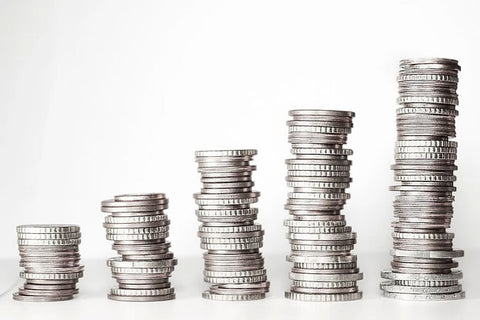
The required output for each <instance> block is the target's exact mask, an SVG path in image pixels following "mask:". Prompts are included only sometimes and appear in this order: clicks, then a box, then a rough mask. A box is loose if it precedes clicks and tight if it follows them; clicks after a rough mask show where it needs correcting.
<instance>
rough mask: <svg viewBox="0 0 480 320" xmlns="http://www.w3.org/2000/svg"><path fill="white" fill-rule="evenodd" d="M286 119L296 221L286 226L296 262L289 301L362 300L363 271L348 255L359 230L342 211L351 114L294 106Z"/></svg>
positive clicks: (290, 197)
mask: <svg viewBox="0 0 480 320" xmlns="http://www.w3.org/2000/svg"><path fill="white" fill-rule="evenodd" d="M289 115H290V116H292V117H293V120H290V121H288V122H287V125H288V130H289V136H288V140H289V142H290V143H291V144H292V149H291V152H292V154H294V155H295V158H294V159H288V160H287V161H286V163H287V170H288V174H287V178H286V180H287V184H288V186H289V187H292V188H293V192H291V193H289V194H288V200H287V204H286V206H285V209H287V210H288V211H289V213H290V214H291V215H292V216H293V219H289V220H286V221H285V226H287V227H288V233H287V238H288V239H289V241H290V246H291V254H290V255H289V256H287V260H288V261H290V262H293V268H292V271H291V273H290V279H291V280H292V281H293V283H292V286H291V287H290V291H287V292H286V293H285V296H286V297H287V298H289V299H294V300H304V301H346V300H355V299H360V298H361V296H362V293H361V292H360V291H359V290H358V287H357V280H361V279H362V277H363V275H362V273H360V272H359V269H358V268H357V257H356V255H353V254H351V253H350V251H351V250H353V248H354V244H355V242H356V234H355V232H352V228H351V227H349V226H347V224H346V221H345V217H344V215H342V214H340V212H341V210H342V209H343V206H344V204H345V202H346V200H347V199H349V198H350V194H348V193H346V192H345V190H346V189H347V188H349V186H350V182H351V181H352V180H351V178H350V165H351V161H350V160H348V156H349V155H351V154H352V153H353V152H352V150H350V149H344V148H343V144H345V143H346V142H347V135H348V134H349V133H350V131H351V128H352V127H353V123H352V118H353V117H354V115H355V114H354V113H353V112H348V111H335V110H292V111H290V112H289Z"/></svg>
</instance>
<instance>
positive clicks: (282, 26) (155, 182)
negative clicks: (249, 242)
mask: <svg viewBox="0 0 480 320" xmlns="http://www.w3.org/2000/svg"><path fill="white" fill-rule="evenodd" d="M478 12H479V2H478V1H455V2H451V1H438V0H437V1H434V0H431V1H416V0H415V1H413V0H412V1H388V2H387V1H380V0H378V1H373V0H367V1H318V0H314V1H297V0H296V1H280V0H276V1H274V0H271V1H259V0H244V1H223V0H218V1H208V0H201V1H186V0H177V1H135V3H133V2H131V1H118V0H115V1H113V0H112V1H98V0H84V1H69V0H56V1H55V0H50V1H47V0H38V1H23V0H8V1H6V0H3V1H2V0H0V70H1V72H0V152H1V154H0V177H1V183H0V195H1V206H2V214H3V215H2V223H1V224H0V243H1V244H2V247H1V250H0V258H2V259H3V258H5V259H17V248H16V243H15V241H16V235H15V225H18V224H22V223H77V224H80V225H81V227H82V234H83V236H82V240H83V243H82V246H81V253H82V257H83V258H84V259H85V261H90V260H92V259H105V258H106V257H108V256H111V252H110V243H108V242H107V241H106V240H105V234H104V230H103V228H102V226H101V223H102V220H103V216H104V215H103V214H101V213H100V212H99V205H100V201H101V200H103V199H107V198H109V197H111V196H113V195H115V194H119V193H124V192H142V191H161V192H166V193H167V195H168V196H169V198H170V201H171V208H170V209H169V210H168V213H169V215H170V218H171V220H172V225H171V237H170V239H171V241H172V243H173V249H174V251H175V254H176V255H177V256H180V257H182V256H196V257H198V258H201V255H200V252H201V251H200V250H199V249H198V247H199V241H198V239H197V237H196V229H197V226H198V223H197V221H196V218H195V215H194V209H195V205H194V201H193V198H192V194H193V193H194V192H198V190H199V189H200V183H199V176H198V174H197V173H196V164H195V162H194V161H193V152H194V151H195V150H197V149H203V148H238V147H244V148H257V149H258V150H259V155H258V156H257V157H256V160H255V164H256V165H257V167H258V171H257V172H256V173H255V176H254V179H255V182H256V188H257V189H258V190H259V191H261V192H262V196H261V198H260V202H259V208H260V215H259V222H260V223H262V224H263V226H264V228H265V229H266V236H265V247H264V249H263V252H264V253H265V255H266V256H267V257H268V256H271V255H278V256H284V255H285V254H286V253H287V252H288V242H287V240H286V239H285V237H284V234H285V228H284V227H283V226H282V220H283V219H285V218H286V217H287V214H286V213H285V211H284V210H283V203H284V202H285V199H286V194H287V188H286V185H285V182H284V176H285V174H286V168H285V165H284V159H285V158H287V157H290V155H289V146H288V143H287V128H286V125H285V121H286V120H287V118H288V116H287V111H288V110H289V109H292V108H295V107H322V108H339V109H346V110H353V111H355V112H356V113H357V117H356V118H355V119H354V123H355V128H354V130H353V133H352V135H351V138H350V140H349V144H348V147H350V148H352V149H354V151H355V155H354V156H353V168H352V176H353V178H354V183H353V184H352V188H351V189H350V192H351V194H352V199H351V200H350V201H349V202H348V204H347V206H346V209H345V211H344V212H345V214H346V215H347V219H348V222H349V224H350V225H352V227H353V228H354V230H355V231H356V232H357V233H358V245H357V252H360V253H362V252H364V253H365V254H368V253H371V252H383V253H384V258H385V261H386V262H388V259H389V257H388V250H389V248H390V247H391V244H392V242H391V239H390V226H389V224H390V220H391V216H392V214H391V211H392V210H391V209H392V198H393V193H392V192H389V191H388V188H387V187H388V185H390V184H391V183H392V173H391V172H390V170H389V166H390V164H392V163H393V145H394V140H395V98H396V96H397V94H396V83H395V77H396V73H397V65H398V61H399V60H400V59H401V58H404V57H417V56H441V57H451V58H457V59H458V60H459V61H460V64H461V66H462V68H463V70H462V72H461V74H460V77H461V78H460V85H459V94H460V101H461V102H460V106H459V110H460V117H458V119H457V132H458V139H457V140H458V141H459V143H460V146H459V159H458V165H459V171H458V172H457V175H458V183H457V186H458V192H457V194H456V199H457V201H456V204H455V206H456V214H455V218H454V220H453V228H452V231H454V232H455V233H456V235H457V236H456V238H455V246H456V247H459V248H463V249H466V253H467V257H466V258H465V259H460V267H461V269H464V270H468V268H469V266H468V265H467V263H466V261H470V263H475V262H476V261H478V255H476V256H470V257H469V255H473V253H471V252H473V250H478V249H479V248H480V242H479V241H478V240H477V237H478V232H477V226H478V225H480V215H479V214H478V212H480V202H479V201H478V195H479V194H480V184H479V183H478V181H480V170H478V160H477V159H478V156H479V155H480V154H479V148H478V119H480V108H479V107H478V75H479V74H480V63H479V59H478V57H480V47H479V43H480V20H479V19H478ZM475 252H478V251H475ZM468 259H470V260H468ZM359 260H360V263H361V265H362V266H364V268H365V269H366V268H370V270H374V271H375V272H373V273H372V274H373V275H374V276H369V277H367V279H366V280H365V281H364V282H363V283H364V288H365V291H366V298H365V299H364V301H362V302H360V303H355V304H351V305H350V304H348V307H347V304H345V305H343V304H340V305H338V306H331V307H330V306H329V307H323V306H309V307H304V306H303V305H300V306H299V307H292V309H288V308H287V307H288V306H293V305H292V304H289V303H288V302H286V301H284V300H283V299H281V294H280V291H277V292H276V293H275V294H274V295H273V297H271V298H270V299H269V300H268V302H261V303H260V304H258V306H260V307H259V308H264V311H265V310H267V309H268V310H269V312H272V313H274V314H282V315H285V314H290V315H299V314H302V312H303V310H305V308H312V310H317V311H318V312H319V315H320V314H321V312H325V313H326V315H329V314H330V312H331V313H332V314H333V313H334V312H341V313H343V314H357V313H363V314H365V313H368V312H373V311H374V310H376V309H378V310H385V311H386V310H389V309H392V310H393V309H396V308H400V309H399V310H397V311H398V312H399V313H400V314H402V312H407V313H408V312H412V314H417V312H418V314H422V315H423V313H425V312H428V310H430V309H428V308H430V307H428V306H424V305H421V306H414V307H412V308H413V309H409V308H410V307H405V306H408V305H406V304H393V302H387V301H385V300H376V299H373V298H369V297H372V296H374V295H375V292H376V291H373V292H371V290H375V289H376V288H377V285H378V281H379V279H378V277H377V275H378V271H379V270H380V269H381V268H382V267H386V265H387V264H385V263H384V264H383V265H380V264H378V263H377V264H373V262H372V261H370V260H368V258H367V256H363V255H360V256H359ZM270 263H271V262H270ZM182 267H184V268H188V266H182V265H181V266H180V268H179V270H178V271H177V272H176V277H178V278H181V277H185V276H187V277H190V276H191V274H184V273H183V272H184V271H182V270H186V269H182ZM3 270H4V269H3V268H2V271H3ZM87 270H88V269H87ZM195 270H196V269H195ZM470 270H472V271H473V270H474V269H470ZM270 271H271V270H269V272H270ZM196 272H197V273H196V276H198V278H199V277H200V272H201V270H200V267H199V269H198V270H196ZM91 273H92V274H93V273H94V272H91ZM271 274H272V276H270V279H271V280H272V282H273V286H274V288H279V287H280V284H282V283H283V284H285V281H286V273H283V274H282V273H278V272H277V273H273V272H272V273H271ZM467 275H468V274H467ZM103 276H105V277H106V276H107V273H106V271H104V274H103ZM3 278H5V277H3ZM98 279H101V278H100V277H99V278H98ZM102 279H103V278H102ZM191 279H192V280H194V281H197V282H198V281H199V280H198V279H197V278H196V277H195V278H193V277H192V278H191ZM468 279H471V281H474V283H470V284H468V283H466V282H467V281H464V283H466V285H467V286H468V285H470V286H471V288H475V286H478V280H477V279H476V278H474V277H473V276H472V275H470V277H469V278H468ZM89 281H91V280H86V281H85V286H86V287H87V288H84V289H85V290H82V295H81V299H78V301H75V302H72V304H66V305H65V306H66V307H65V310H66V311H74V313H77V314H78V315H80V314H85V313H91V312H93V310H94V309H95V308H85V307H84V306H85V305H84V304H82V302H81V301H89V302H91V303H92V304H93V305H94V306H100V305H102V306H103V305H104V304H107V302H105V301H103V300H101V299H100V298H95V297H94V296H92V297H90V296H89V292H92V293H96V294H97V295H98V296H101V294H100V292H103V291H104V289H105V288H104V287H102V288H98V289H95V288H92V287H90V288H92V289H88V283H89ZM282 281H283V282H282ZM7 282H8V280H5V281H3V283H2V284H0V287H2V288H3V287H8V286H9V285H10V284H9V283H7ZM365 283H368V284H365ZM92 284H95V283H92ZM186 288H187V287H186V286H185V287H184V289H182V288H179V290H180V292H182V291H181V290H185V291H184V292H185V296H188V297H197V296H198V295H197V294H196V293H194V292H187V290H186ZM368 288H370V289H368ZM89 290H90V291H89ZM467 291H468V289H467ZM473 291H474V290H471V291H470V292H467V294H469V295H470V296H473V295H474V294H475V292H473ZM477 291H478V289H477ZM191 299H192V300H191V302H192V305H194V306H195V308H193V307H192V309H190V308H188V305H184V304H181V303H180V302H179V301H180V300H178V301H176V302H173V303H167V304H162V305H161V306H156V305H154V306H152V307H146V308H147V309H145V310H143V309H141V310H137V309H128V310H130V311H125V310H123V311H124V312H121V311H122V308H124V307H120V305H115V306H118V307H116V308H119V310H117V311H118V312H119V313H120V314H122V315H124V316H125V317H126V315H127V314H143V313H147V312H149V310H150V311H152V310H153V309H154V310H157V308H158V310H163V308H171V310H175V312H179V313H188V312H192V310H200V309H202V310H203V311H204V312H205V313H206V314H208V313H209V312H220V311H219V310H222V312H230V311H233V310H237V309H235V308H237V307H234V308H233V309H229V310H226V311H224V310H225V309H223V308H221V309H218V307H214V308H213V309H211V310H210V309H208V310H207V308H209V306H210V304H207V303H205V302H202V304H199V302H196V301H200V300H195V299H196V298H191ZM189 301H190V300H189ZM108 303H110V302H108ZM9 305H10V302H9ZM109 305H112V304H111V303H110V304H109ZM68 306H70V307H68ZM122 306H123V305H122ZM295 306H296V305H295ZM353 306H355V307H353ZM448 306H450V304H448V305H445V306H443V307H441V310H444V311H445V312H444V314H449V313H452V314H457V312H456V311H458V312H466V311H459V310H457V309H455V308H459V307H458V306H466V307H465V308H466V309H468V308H469V307H468V306H472V302H471V301H469V300H466V301H465V302H460V303H459V304H455V306H456V307H455V308H450V307H448ZM8 308H14V307H13V305H11V306H10V307H8ZM15 308H16V309H17V311H12V310H14V309H9V310H10V311H12V312H25V313H31V312H33V313H35V312H34V311H39V310H40V311H39V312H44V313H45V314H47V313H48V312H47V311H52V310H53V309H51V308H53V307H51V306H45V307H43V306H35V307H32V308H34V309H29V308H30V307H29V308H25V309H21V308H18V307H15ZM125 308H127V307H125ZM128 308H131V307H130V305H129V306H128ZM150 308H151V309H150ZM324 308H326V309H325V310H324ZM404 308H406V310H404ZM422 308H424V309H423V311H421V310H420V309H422ZM462 308H463V307H462ZM340 309H341V310H340ZM4 310H6V309H5V308H3V306H2V307H1V308H0V314H1V313H3V312H5V311H4ZM42 310H43V311H42ZM253 310H254V309H248V310H247V311H244V312H246V313H248V315H254V313H253V312H254V311H253ZM462 310H463V309H462ZM172 312H173V311H172ZM305 312H307V311H305ZM422 312H423V313H422ZM322 314H323V313H322ZM157 315H158V316H159V315H160V314H157Z"/></svg>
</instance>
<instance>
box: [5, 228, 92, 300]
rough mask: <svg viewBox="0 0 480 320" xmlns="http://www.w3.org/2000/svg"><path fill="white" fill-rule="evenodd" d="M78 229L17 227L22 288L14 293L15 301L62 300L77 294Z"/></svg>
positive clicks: (79, 274) (78, 271) (80, 270)
mask: <svg viewBox="0 0 480 320" xmlns="http://www.w3.org/2000/svg"><path fill="white" fill-rule="evenodd" d="M80 236H81V234H80V227H79V226H76V225H61V224H59V225H57V224H45V225H42V224H33V225H21V226H18V227H17V238H18V250H19V252H20V267H22V268H23V271H22V272H20V277H21V278H23V279H25V283H24V284H23V287H22V288H19V289H18V292H16V293H14V294H13V299H15V300H18V301H39V302H46V301H63V300H70V299H72V298H73V296H74V295H75V294H77V293H78V289H77V287H76V284H77V282H78V279H80V278H81V277H82V276H83V266H81V265H80V254H79V253H78V245H79V244H80Z"/></svg>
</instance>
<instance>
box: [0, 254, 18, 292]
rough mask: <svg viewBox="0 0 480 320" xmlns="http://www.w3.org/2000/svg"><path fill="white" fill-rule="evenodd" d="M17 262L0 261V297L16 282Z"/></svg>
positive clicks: (9, 260)
mask: <svg viewBox="0 0 480 320" xmlns="http://www.w3.org/2000/svg"><path fill="white" fill-rule="evenodd" d="M17 265H18V261H15V260H13V259H0V296H3V295H4V294H6V293H7V291H9V290H11V289H12V288H13V287H14V286H15V284H16V283H17V282H18V271H19V268H18V267H17Z"/></svg>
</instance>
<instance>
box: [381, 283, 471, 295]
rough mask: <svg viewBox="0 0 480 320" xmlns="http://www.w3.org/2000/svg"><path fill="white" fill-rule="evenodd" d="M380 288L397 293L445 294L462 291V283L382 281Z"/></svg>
mask: <svg viewBox="0 0 480 320" xmlns="http://www.w3.org/2000/svg"><path fill="white" fill-rule="evenodd" d="M380 289H382V290H385V291H387V292H392V293H393V292H396V293H413V294H444V293H454V292H460V291H462V286H461V285H454V286H445V287H412V286H400V285H396V284H395V283H394V282H392V281H386V282H382V283H381V284H380Z"/></svg>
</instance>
